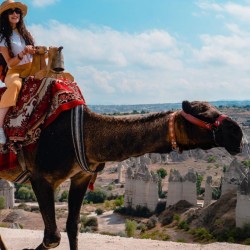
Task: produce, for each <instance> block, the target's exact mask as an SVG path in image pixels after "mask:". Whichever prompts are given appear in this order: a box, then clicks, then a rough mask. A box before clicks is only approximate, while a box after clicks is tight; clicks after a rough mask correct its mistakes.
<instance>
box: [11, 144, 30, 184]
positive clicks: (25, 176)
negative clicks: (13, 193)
mask: <svg viewBox="0 0 250 250" xmlns="http://www.w3.org/2000/svg"><path fill="white" fill-rule="evenodd" d="M17 159H18V162H19V164H20V166H21V168H22V170H23V171H22V172H21V174H19V175H18V176H17V177H16V179H14V180H13V182H15V183H19V184H23V183H25V182H28V181H29V179H30V176H31V172H30V171H29V170H28V169H27V166H26V163H25V158H24V154H23V150H22V148H21V149H20V150H19V151H18V152H17Z"/></svg>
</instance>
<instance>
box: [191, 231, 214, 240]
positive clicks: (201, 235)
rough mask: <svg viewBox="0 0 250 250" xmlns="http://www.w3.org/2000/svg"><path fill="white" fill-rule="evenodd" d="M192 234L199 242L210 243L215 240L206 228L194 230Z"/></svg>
mask: <svg viewBox="0 0 250 250" xmlns="http://www.w3.org/2000/svg"><path fill="white" fill-rule="evenodd" d="M190 233H191V234H192V235H193V236H194V238H195V240H197V241H201V242H208V241H210V240H212V239H213V236H212V234H210V233H209V232H208V231H207V230H206V229H205V228H196V229H192V230H191V231H190Z"/></svg>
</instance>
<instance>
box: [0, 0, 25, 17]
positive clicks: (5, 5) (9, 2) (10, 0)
mask: <svg viewBox="0 0 250 250" xmlns="http://www.w3.org/2000/svg"><path fill="white" fill-rule="evenodd" d="M15 8H19V9H20V10H21V11H22V13H23V16H25V15H26V14H27V9H28V7H27V5H25V4H23V3H21V2H15V1H14V0H6V1H3V2H2V4H1V5H0V15H1V14H2V13H3V12H4V11H5V10H8V9H15Z"/></svg>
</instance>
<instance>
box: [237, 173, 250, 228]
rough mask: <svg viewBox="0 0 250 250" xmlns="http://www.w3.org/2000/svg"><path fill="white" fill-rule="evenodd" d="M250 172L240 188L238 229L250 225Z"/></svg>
mask: <svg viewBox="0 0 250 250" xmlns="http://www.w3.org/2000/svg"><path fill="white" fill-rule="evenodd" d="M249 208H250V171H248V173H247V175H246V177H245V178H244V180H243V181H242V182H241V184H240V186H239V191H238V193H237V204H236V211H235V214H236V227H241V228H242V227H244V225H245V224H249V223H250V209H249Z"/></svg>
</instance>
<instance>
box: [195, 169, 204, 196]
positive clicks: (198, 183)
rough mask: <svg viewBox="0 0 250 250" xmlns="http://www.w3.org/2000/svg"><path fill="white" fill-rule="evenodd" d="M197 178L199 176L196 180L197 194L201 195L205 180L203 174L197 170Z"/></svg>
mask: <svg viewBox="0 0 250 250" xmlns="http://www.w3.org/2000/svg"><path fill="white" fill-rule="evenodd" d="M196 178H197V180H196V188H197V195H199V194H201V183H202V181H203V176H202V175H200V174H198V173H197V172H196Z"/></svg>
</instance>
